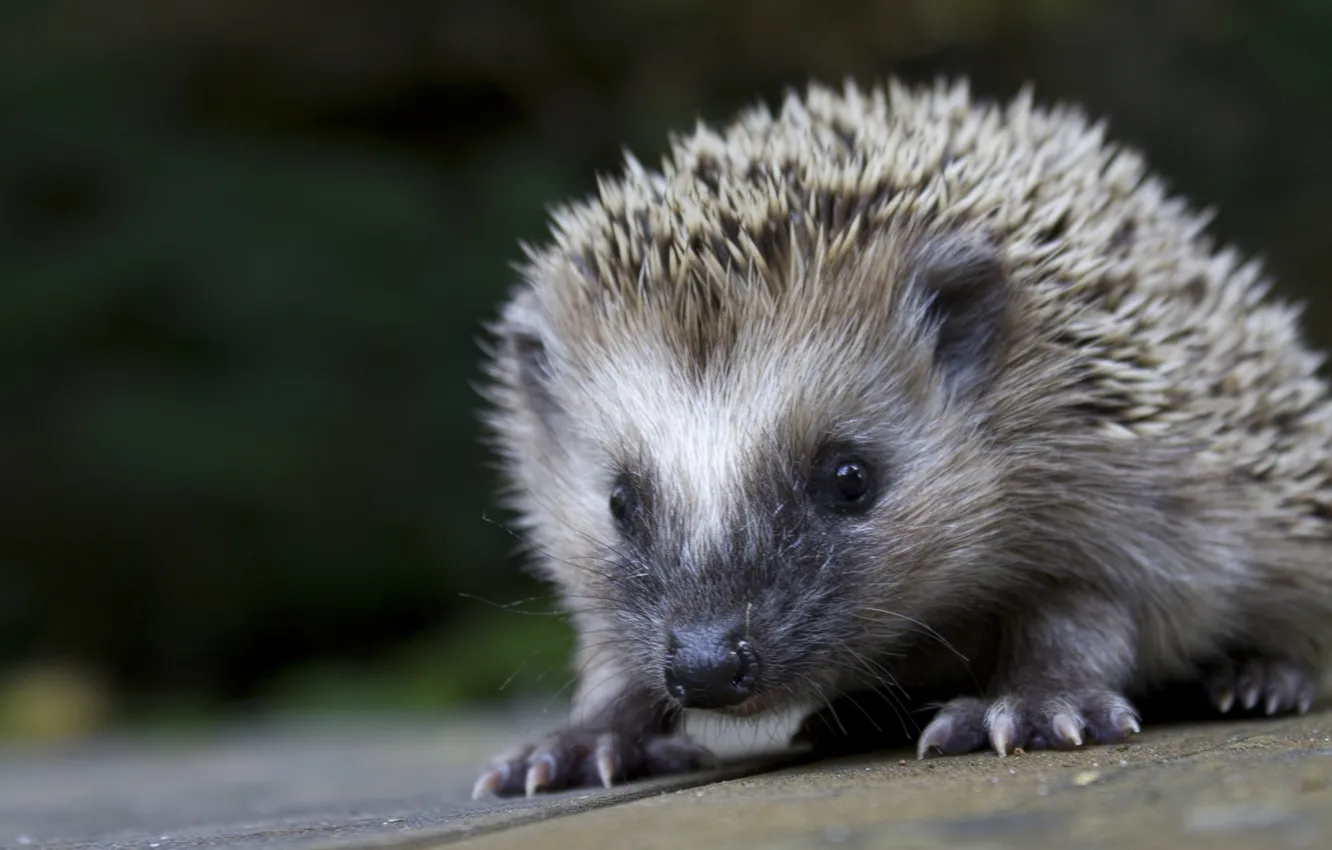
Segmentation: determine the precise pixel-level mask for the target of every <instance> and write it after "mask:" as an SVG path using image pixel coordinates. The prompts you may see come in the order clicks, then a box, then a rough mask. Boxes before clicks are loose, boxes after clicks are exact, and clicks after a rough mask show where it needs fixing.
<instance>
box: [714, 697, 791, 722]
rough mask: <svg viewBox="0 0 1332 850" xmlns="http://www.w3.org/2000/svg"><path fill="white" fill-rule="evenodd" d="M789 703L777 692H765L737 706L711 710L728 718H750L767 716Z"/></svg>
mask: <svg viewBox="0 0 1332 850" xmlns="http://www.w3.org/2000/svg"><path fill="white" fill-rule="evenodd" d="M786 702H787V696H786V695H785V694H780V693H777V692H775V691H765V692H762V693H757V694H755V695H754V696H752V697H750V698H748V699H746V700H745V701H744V702H742V703H738V704H736V705H726V706H721V707H720V708H714V709H711V711H712V712H713V713H715V714H722V715H725V716H727V717H737V718H742V719H743V718H750V717H757V716H758V715H760V714H765V713H767V712H769V711H772V710H773V709H777V708H781V707H782V706H783V705H784V704H785V703H786Z"/></svg>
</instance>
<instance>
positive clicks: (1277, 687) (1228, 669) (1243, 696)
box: [1203, 656, 1318, 715]
mask: <svg viewBox="0 0 1332 850" xmlns="http://www.w3.org/2000/svg"><path fill="white" fill-rule="evenodd" d="M1203 684H1204V685H1205V686H1206V687H1207V692H1208V695H1209V696H1210V697H1211V700H1212V703H1213V705H1215V706H1216V707H1217V710H1219V711H1220V712H1221V713H1222V714H1225V713H1227V712H1229V711H1230V709H1231V708H1233V707H1234V705H1235V702H1236V699H1237V698H1238V701H1239V704H1240V706H1241V707H1242V708H1244V710H1245V711H1251V710H1253V709H1254V708H1256V707H1257V706H1258V705H1259V703H1260V702H1261V703H1262V707H1263V711H1264V712H1265V713H1267V714H1269V715H1273V714H1285V713H1289V712H1298V713H1300V714H1307V713H1308V712H1309V709H1310V708H1312V707H1313V703H1314V697H1315V696H1316V695H1317V687H1318V681H1317V680H1316V679H1315V678H1314V677H1313V676H1312V675H1311V674H1310V673H1309V671H1308V670H1307V669H1306V668H1304V667H1302V666H1300V665H1297V664H1292V663H1289V662H1285V661H1278V660H1275V659H1271V658H1264V657H1262V656H1248V657H1236V658H1233V659H1230V660H1228V661H1226V662H1225V663H1223V664H1220V665H1217V666H1216V667H1213V668H1211V669H1209V670H1207V671H1206V672H1205V673H1204V674H1203Z"/></svg>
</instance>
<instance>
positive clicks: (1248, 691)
mask: <svg viewBox="0 0 1332 850" xmlns="http://www.w3.org/2000/svg"><path fill="white" fill-rule="evenodd" d="M1240 704H1241V705H1243V706H1244V710H1245V711H1248V710H1250V709H1252V708H1253V707H1254V706H1255V705H1257V704H1258V686H1257V685H1245V686H1244V693H1243V695H1242V699H1241V703H1240Z"/></svg>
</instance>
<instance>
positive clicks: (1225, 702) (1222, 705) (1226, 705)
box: [1216, 688, 1235, 714]
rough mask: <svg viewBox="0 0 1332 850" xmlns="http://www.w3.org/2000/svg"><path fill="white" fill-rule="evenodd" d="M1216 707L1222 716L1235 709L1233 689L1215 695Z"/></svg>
mask: <svg viewBox="0 0 1332 850" xmlns="http://www.w3.org/2000/svg"><path fill="white" fill-rule="evenodd" d="M1216 707H1217V709H1218V710H1219V711H1220V712H1221V713H1222V714H1226V713H1227V712H1229V711H1230V709H1232V708H1234V707H1235V691H1234V689H1233V688H1226V689H1225V690H1223V691H1221V693H1219V694H1217V696H1216Z"/></svg>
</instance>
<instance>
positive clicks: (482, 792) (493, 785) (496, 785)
mask: <svg viewBox="0 0 1332 850" xmlns="http://www.w3.org/2000/svg"><path fill="white" fill-rule="evenodd" d="M508 778H509V767H508V765H505V766H503V767H499V768H496V769H494V770H490V771H487V772H485V773H483V774H482V775H481V777H480V778H479V779H477V780H476V784H475V785H473V786H472V799H473V800H480V799H481V798H482V797H485V796H487V795H493V794H497V793H499V789H500V788H502V787H504V780H506V779H508Z"/></svg>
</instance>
